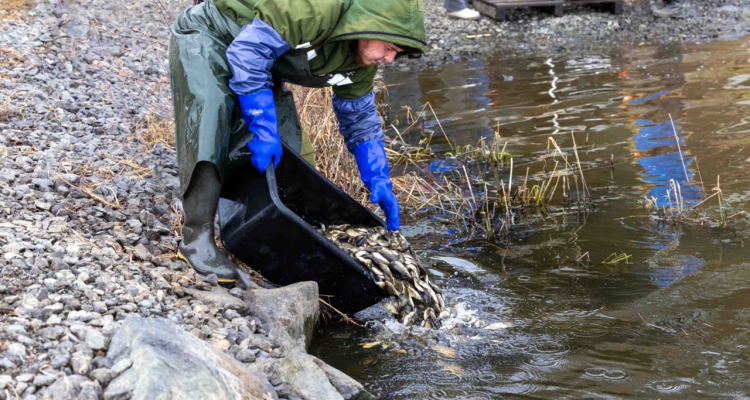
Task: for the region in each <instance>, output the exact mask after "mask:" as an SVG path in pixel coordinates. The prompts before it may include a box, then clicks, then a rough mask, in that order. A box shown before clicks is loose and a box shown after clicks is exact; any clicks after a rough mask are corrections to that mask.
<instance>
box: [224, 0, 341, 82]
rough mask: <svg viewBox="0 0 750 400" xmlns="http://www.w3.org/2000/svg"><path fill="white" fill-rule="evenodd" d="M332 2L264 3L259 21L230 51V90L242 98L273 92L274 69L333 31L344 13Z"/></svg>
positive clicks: (258, 7)
mask: <svg viewBox="0 0 750 400" xmlns="http://www.w3.org/2000/svg"><path fill="white" fill-rule="evenodd" d="M341 7H342V6H341V4H340V3H339V2H337V1H332V0H261V1H259V2H258V3H257V4H256V5H255V7H254V9H253V12H254V14H255V19H254V20H253V21H252V23H250V24H247V25H245V26H243V27H242V30H241V31H240V33H239V35H237V37H236V38H235V39H234V40H233V41H232V43H231V44H230V45H229V47H228V49H227V60H228V61H229V66H230V68H231V70H232V74H233V76H232V78H231V79H230V80H229V87H230V89H232V91H233V92H234V93H235V94H236V95H238V96H242V95H246V94H249V93H253V92H256V91H258V90H262V89H268V88H271V86H272V83H271V74H270V72H269V71H270V69H271V67H272V66H273V64H274V63H275V62H276V60H278V58H279V57H280V56H281V55H282V54H284V53H285V52H287V51H289V50H290V49H293V48H297V47H298V46H305V45H308V44H311V43H317V42H319V41H321V40H323V39H325V38H326V37H328V35H329V34H330V33H331V31H333V28H334V27H335V26H336V23H337V22H338V19H339V17H340V15H341V13H342V9H341Z"/></svg>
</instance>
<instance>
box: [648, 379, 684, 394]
mask: <svg viewBox="0 0 750 400" xmlns="http://www.w3.org/2000/svg"><path fill="white" fill-rule="evenodd" d="M646 387H647V388H649V389H651V390H655V391H657V392H659V393H679V392H681V391H683V390H685V389H687V388H689V387H690V384H688V383H687V382H682V381H679V380H676V379H665V380H659V381H651V382H649V383H647V384H646Z"/></svg>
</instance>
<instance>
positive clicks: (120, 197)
mask: <svg viewBox="0 0 750 400" xmlns="http://www.w3.org/2000/svg"><path fill="white" fill-rule="evenodd" d="M187 4H188V2H187V1H177V0H162V1H161V2H154V1H146V0H132V1H127V2H115V1H105V0H90V1H85V2H69V1H64V2H63V1H60V0H38V1H37V2H36V3H34V6H33V7H32V8H31V9H30V10H25V11H12V12H9V11H6V12H0V131H1V132H2V134H1V135H0V248H1V249H2V255H1V257H0V399H4V398H21V399H27V400H33V399H47V398H55V399H75V398H78V399H84V398H85V399H99V398H112V399H114V398H127V397H118V396H121V394H118V393H121V392H118V393H113V392H112V391H110V392H109V395H108V392H107V387H108V386H107V384H108V383H109V382H110V381H111V380H114V379H117V376H118V375H119V374H123V373H124V371H126V370H127V369H128V368H130V365H131V364H133V361H132V360H130V361H128V360H127V359H124V361H123V360H121V362H117V363H115V362H114V360H113V359H112V358H111V357H108V349H109V346H110V342H111V341H112V340H113V337H114V336H115V334H116V332H117V331H118V330H119V329H121V328H122V326H123V323H124V321H125V320H128V319H129V318H131V317H162V318H165V319H167V320H169V321H171V323H173V324H175V326H178V327H179V328H181V329H182V330H184V331H185V332H189V333H190V334H192V336H194V337H196V338H198V339H200V340H202V341H203V342H205V343H206V344H208V345H209V346H211V347H212V348H214V349H216V350H218V351H220V352H222V353H223V354H226V355H228V356H229V357H231V358H233V359H234V360H236V361H237V362H239V363H242V364H245V365H254V363H256V362H257V363H262V362H263V360H264V359H268V360H271V359H279V360H283V359H284V358H285V357H286V353H285V351H289V349H287V348H285V347H284V346H283V345H281V344H280V343H279V341H280V340H281V339H280V338H278V337H275V336H274V335H273V329H271V327H269V326H268V325H269V322H263V321H262V318H260V317H259V316H258V313H255V312H253V311H251V310H247V309H240V307H239V306H238V304H239V303H236V302H232V301H229V300H226V298H223V299H224V300H221V301H219V300H216V298H211V297H205V296H201V295H200V292H201V291H203V292H207V293H208V292H210V291H219V292H221V290H220V289H219V288H216V287H215V286H214V285H213V284H212V282H210V280H208V281H205V280H204V279H203V278H202V277H199V276H196V275H195V274H194V273H192V271H191V270H189V269H188V268H187V267H186V265H185V264H184V263H183V262H181V261H179V260H178V259H176V258H175V252H176V246H177V243H178V241H179V232H178V230H177V229H178V228H177V227H178V226H179V219H180V204H179V201H177V200H176V198H175V191H176V188H177V185H178V179H177V165H176V158H175V152H174V149H173V148H172V146H171V145H169V144H168V143H167V142H165V141H164V140H159V139H158V138H157V137H154V136H151V133H152V132H155V131H158V130H159V129H164V128H165V127H166V126H167V125H166V123H168V122H169V119H170V118H171V110H170V107H171V106H170V100H169V83H168V78H167V75H166V73H167V65H166V58H167V56H166V52H167V43H168V39H169V29H168V26H169V24H170V23H171V20H172V16H173V15H174V14H176V13H177V12H178V11H179V10H180V9H182V8H183V7H185V6H187ZM689 4H690V5H691V6H693V8H692V9H690V10H689V11H688V18H682V19H677V18H670V17H656V16H654V13H653V11H652V7H657V8H659V7H660V6H661V2H660V1H649V0H640V1H633V2H627V3H626V5H625V12H624V14H622V15H618V16H615V15H610V14H605V13H599V12H594V11H590V10H588V9H586V8H585V7H574V8H572V9H568V10H566V11H565V16H564V17H562V18H553V17H550V16H547V15H545V14H541V13H539V12H537V11H533V10H531V11H522V12H519V13H516V14H514V15H513V16H512V18H511V20H509V21H506V22H495V21H492V20H490V19H488V18H486V17H485V18H482V19H480V20H478V21H456V20H449V19H448V18H447V17H446V16H445V12H444V10H443V8H442V1H437V0H426V10H427V21H426V25H427V29H428V48H429V49H430V50H429V52H428V54H426V55H425V56H424V57H422V58H421V59H418V60H410V61H406V62H399V63H396V65H395V67H396V68H413V67H414V66H415V65H416V66H432V65H439V64H441V63H444V62H451V61H456V60H460V59H463V58H466V57H486V56H488V55H489V54H491V53H492V52H494V51H501V52H505V53H508V54H528V53H534V54H547V53H549V54H554V53H557V52H561V51H576V52H578V51H581V52H583V51H604V50H606V49H607V48H608V47H611V46H614V45H616V43H621V42H627V43H639V42H659V41H671V40H679V41H706V40H719V39H730V38H736V37H738V36H742V35H746V34H747V33H748V29H750V0H736V1H721V0H705V1H700V0H692V1H690V2H689ZM480 34H481V35H482V36H481V37H477V36H476V35H480ZM221 293H223V294H222V295H224V296H229V297H232V296H233V297H234V298H237V299H240V298H242V294H241V293H240V292H239V291H238V289H233V290H230V291H228V292H227V291H226V290H224V291H223V292H221ZM212 299H213V300H212ZM131 329H136V328H133V327H131ZM258 360H260V361H258ZM290 360H291V361H290V362H296V360H297V359H290ZM318 361H319V360H318ZM269 365H270V364H269ZM320 367H321V368H322V369H324V370H326V374H328V379H330V380H331V383H332V384H333V383H334V382H333V379H334V378H332V376H337V375H336V371H333V372H331V371H329V370H327V369H326V368H325V365H323V364H321V365H320ZM329 368H330V367H329ZM265 371H266V374H265V375H263V376H261V378H262V379H261V380H264V384H265V385H266V386H264V387H268V388H272V389H273V394H272V395H271V398H288V399H292V398H299V396H297V395H295V394H294V393H295V392H294V390H293V389H294V388H293V387H292V386H290V384H289V382H286V381H285V379H286V378H285V377H288V375H283V374H281V373H279V374H275V373H273V372H271V373H268V372H267V371H269V370H268V369H266V370H265ZM339 374H340V373H339ZM342 375H343V374H342ZM339 379H341V380H345V378H342V377H339ZM71 382H72V383H71ZM338 383H339V384H341V382H338ZM349 384H351V383H349ZM352 385H353V384H352ZM341 387H343V386H341ZM336 388H337V389H339V391H341V389H340V387H339V386H337V387H336ZM352 393H354V394H356V393H357V390H351V391H350V392H349V395H347V396H348V397H347V396H344V395H343V393H342V398H354V394H352ZM311 398H312V397H311Z"/></svg>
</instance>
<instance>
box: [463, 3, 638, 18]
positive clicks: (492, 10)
mask: <svg viewBox="0 0 750 400" xmlns="http://www.w3.org/2000/svg"><path fill="white" fill-rule="evenodd" d="M622 3H623V0H474V3H473V6H474V9H475V10H477V11H479V12H480V13H482V14H484V15H486V16H488V17H491V18H494V19H496V20H498V21H504V20H505V19H506V18H507V16H508V13H509V12H511V11H514V10H516V9H519V8H536V9H538V10H540V11H544V12H548V13H550V14H553V15H554V16H555V17H561V16H562V15H563V6H566V5H573V4H585V5H588V6H591V7H593V8H595V9H598V10H601V11H607V12H611V13H613V14H620V13H622Z"/></svg>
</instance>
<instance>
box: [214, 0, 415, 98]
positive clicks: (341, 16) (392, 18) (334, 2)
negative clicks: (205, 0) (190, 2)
mask: <svg viewBox="0 0 750 400" xmlns="http://www.w3.org/2000/svg"><path fill="white" fill-rule="evenodd" d="M214 3H215V4H216V7H217V8H218V9H219V11H221V12H222V13H224V14H225V15H227V16H228V17H229V18H231V19H232V20H234V21H235V22H237V23H238V24H240V25H248V24H251V23H252V22H253V20H254V19H255V18H259V19H260V20H262V21H263V22H265V23H267V24H269V25H270V26H271V27H273V28H274V30H276V32H278V33H279V35H280V36H281V37H282V39H284V41H285V42H286V43H287V44H288V45H289V47H290V48H291V49H294V50H292V52H294V51H306V52H307V59H308V61H307V62H308V66H307V67H308V68H309V73H310V74H311V75H314V76H318V77H321V78H322V77H325V78H332V77H333V76H338V78H348V79H345V80H344V81H343V83H339V84H330V83H329V85H332V86H333V91H334V93H335V94H336V95H337V96H340V97H343V98H347V99H355V98H358V97H362V96H364V95H366V94H368V93H370V92H371V91H372V88H373V79H374V78H375V73H376V72H377V69H378V67H377V65H373V66H370V67H367V68H362V67H360V66H359V65H358V64H357V62H356V53H355V52H353V51H352V46H351V44H352V41H353V40H358V39H375V40H380V41H383V42H388V43H392V44H395V45H397V46H399V47H401V48H403V49H404V50H405V52H404V53H422V52H424V49H425V40H426V35H425V30H424V5H423V3H422V0H377V1H374V0H214ZM282 58H284V57H283V56H282ZM280 61H281V59H280ZM277 64H279V66H278V67H276V66H275V68H272V69H271V73H272V74H273V75H274V76H279V77H281V78H286V75H291V74H293V73H294V72H293V71H291V70H290V68H289V66H287V68H286V69H284V68H283V64H284V63H283V62H278V61H277ZM294 68H296V67H292V68H291V69H294ZM339 80H340V79H339ZM290 81H291V82H292V83H295V82H294V80H293V79H290ZM334 81H336V79H334ZM325 82H330V81H329V79H326V81H325ZM302 84H303V85H305V84H304V83H302ZM305 86H308V85H305ZM316 86H317V85H316ZM320 86H328V85H320Z"/></svg>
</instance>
